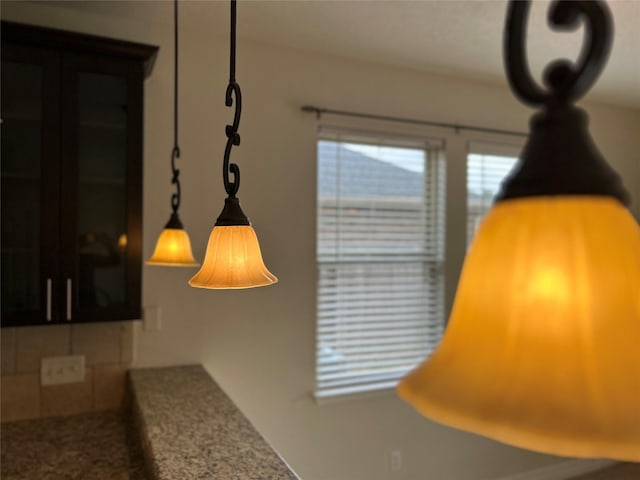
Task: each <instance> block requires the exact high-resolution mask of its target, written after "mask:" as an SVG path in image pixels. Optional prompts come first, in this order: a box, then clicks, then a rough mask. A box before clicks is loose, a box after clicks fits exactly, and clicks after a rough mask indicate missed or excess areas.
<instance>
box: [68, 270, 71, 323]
mask: <svg viewBox="0 0 640 480" xmlns="http://www.w3.org/2000/svg"><path fill="white" fill-rule="evenodd" d="M67 320H71V279H70V278H67Z"/></svg>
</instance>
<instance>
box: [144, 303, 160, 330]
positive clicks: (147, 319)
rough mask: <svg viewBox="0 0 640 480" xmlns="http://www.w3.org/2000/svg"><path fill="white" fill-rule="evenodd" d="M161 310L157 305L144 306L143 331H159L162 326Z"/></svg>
mask: <svg viewBox="0 0 640 480" xmlns="http://www.w3.org/2000/svg"><path fill="white" fill-rule="evenodd" d="M161 314H162V311H161V310H160V306H159V305H151V306H148V307H144V320H143V322H142V329H143V330H144V331H145V332H159V331H160V329H161V328H162V323H161V320H162V315H161Z"/></svg>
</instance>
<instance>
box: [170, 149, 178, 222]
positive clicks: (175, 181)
mask: <svg viewBox="0 0 640 480" xmlns="http://www.w3.org/2000/svg"><path fill="white" fill-rule="evenodd" d="M176 158H180V148H179V147H178V146H177V145H176V146H175V147H173V150H172V151H171V171H172V172H173V176H172V177H171V183H172V184H173V185H175V186H176V192H175V193H174V194H173V195H171V208H172V209H173V213H174V214H177V213H178V208H180V179H179V177H180V170H178V169H177V168H176Z"/></svg>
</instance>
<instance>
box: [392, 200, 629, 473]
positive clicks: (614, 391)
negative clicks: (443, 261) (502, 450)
mask: <svg viewBox="0 0 640 480" xmlns="http://www.w3.org/2000/svg"><path fill="white" fill-rule="evenodd" d="M398 393H399V395H400V396H401V397H402V398H403V399H405V400H406V401H407V402H409V403H410V404H411V405H413V406H414V407H415V408H416V409H417V410H418V411H419V412H420V413H421V414H423V415H425V416H426V417H429V418H430V419H432V420H435V421H437V422H440V423H443V424H445V425H449V426H452V427H456V428H460V429H463V430H468V431H471V432H474V433H478V434H480V435H484V436H487V437H491V438H494V439H496V440H499V441H502V442H505V443H509V444H513V445H517V446H519V447H523V448H527V449H531V450H537V451H541V452H545V453H551V454H555V455H563V456H571V457H605V458H613V459H619V460H628V461H636V462H637V461H640V228H639V227H638V224H637V222H636V221H635V220H634V219H633V217H632V216H631V215H630V214H629V212H628V210H626V209H625V208H624V207H623V206H622V204H620V203H619V202H618V201H617V200H615V199H613V198H610V197H604V196H601V197H597V196H591V197H589V196H556V197H530V198H519V199H513V200H506V201H502V202H499V203H497V204H496V206H495V207H493V209H492V210H491V211H490V212H489V213H488V215H487V217H486V218H485V220H484V221H483V223H482V224H481V226H480V228H479V231H478V233H477V235H476V238H475V239H474V241H473V243H472V246H471V249H470V251H469V253H468V255H467V258H466V260H465V264H464V267H463V271H462V275H461V277H460V282H459V285H458V292H457V296H456V299H455V302H454V305H453V311H452V314H451V318H450V321H449V324H448V326H447V329H446V332H445V334H444V338H443V339H442V342H441V344H440V345H439V347H438V348H437V349H436V350H435V352H434V353H433V354H432V355H431V357H430V358H429V359H427V360H426V361H425V362H424V363H423V364H422V365H420V366H419V367H417V368H416V369H415V370H414V371H413V372H411V373H409V374H408V375H407V376H406V377H405V378H404V379H402V380H401V382H400V384H399V385H398Z"/></svg>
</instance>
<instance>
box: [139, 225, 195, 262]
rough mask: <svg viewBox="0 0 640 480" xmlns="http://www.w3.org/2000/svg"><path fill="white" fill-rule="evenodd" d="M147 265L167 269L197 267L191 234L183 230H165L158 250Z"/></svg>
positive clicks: (157, 245) (159, 238) (159, 239)
mask: <svg viewBox="0 0 640 480" xmlns="http://www.w3.org/2000/svg"><path fill="white" fill-rule="evenodd" d="M146 263H147V265H160V266H166V267H197V266H198V265H199V263H198V262H196V261H195V259H194V258H193V253H192V252H191V240H189V234H188V233H187V232H186V230H184V229H182V228H165V229H164V230H162V232H161V233H160V236H159V237H158V242H157V243H156V249H155V250H154V251H153V255H152V256H151V258H150V259H149V260H147V262H146Z"/></svg>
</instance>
